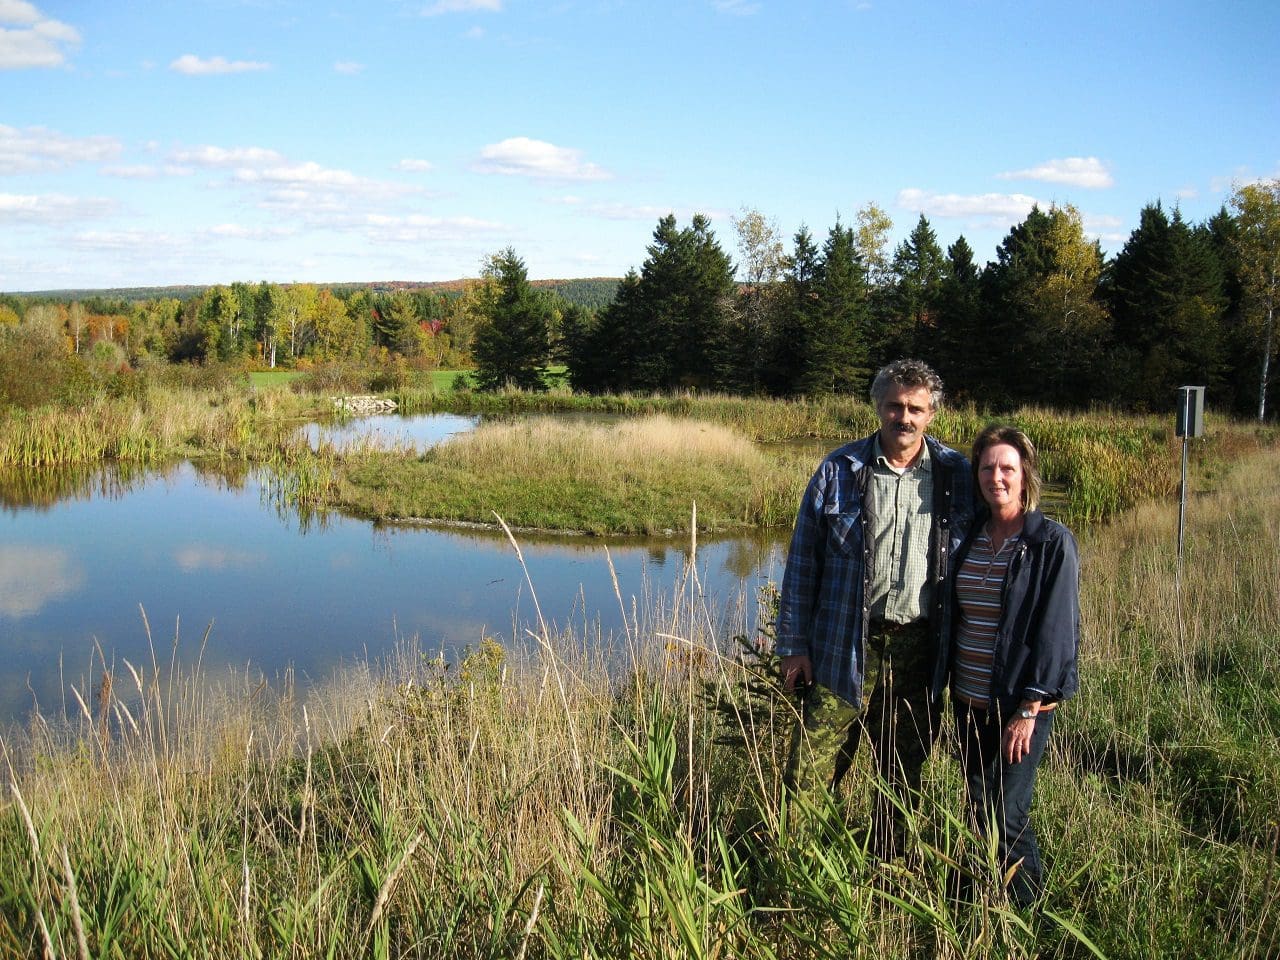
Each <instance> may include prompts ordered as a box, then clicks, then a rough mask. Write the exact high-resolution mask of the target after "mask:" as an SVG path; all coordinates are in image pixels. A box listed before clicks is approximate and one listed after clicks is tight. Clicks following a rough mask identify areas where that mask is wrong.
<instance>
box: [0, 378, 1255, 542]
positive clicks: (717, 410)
mask: <svg viewBox="0 0 1280 960" xmlns="http://www.w3.org/2000/svg"><path fill="white" fill-rule="evenodd" d="M331 372H332V371H331ZM282 375H283V374H282ZM453 375H454V372H452V371H443V372H442V371H434V372H433V376H440V377H441V378H451V377H452V376H453ZM170 379H174V378H173V377H170ZM299 382H309V381H297V382H295V383H294V389H291V390H281V389H260V390H259V389H251V388H248V387H245V386H241V385H237V384H236V383H234V382H232V381H230V380H227V381H226V382H223V383H220V384H218V385H214V386H186V387H176V386H162V385H159V384H158V383H152V382H147V381H145V380H144V381H140V382H139V384H138V385H137V389H136V391H135V393H136V395H130V396H125V397H118V398H111V397H103V396H99V397H96V398H94V399H91V400H87V401H86V402H84V403H83V404H81V405H80V406H78V407H72V408H68V407H60V406H45V407H39V408H35V409H32V410H17V409H11V410H8V411H5V412H3V413H0V469H2V468H4V467H16V468H20V469H45V468H53V467H57V468H65V467H68V466H75V465H86V464H97V463H101V462H102V461H104V460H110V461H115V462H117V463H122V464H135V465H148V464H155V463H161V462H165V461H169V460H173V459H175V458H179V457H190V458H209V457H213V458H218V459H227V458H234V459H239V460H243V461H245V462H248V463H257V464H266V465H268V466H270V467H272V468H273V469H278V470H281V471H283V474H282V477H281V479H282V481H283V482H282V485H281V489H282V490H283V491H284V496H285V497H286V499H288V498H290V497H292V496H293V494H292V492H291V491H294V490H300V491H303V494H302V495H301V496H300V497H299V498H298V502H300V503H304V504H305V505H306V506H307V507H308V508H309V509H324V508H330V507H341V508H343V509H347V510H350V511H352V512H354V513H357V514H359V515H362V516H370V517H378V518H415V519H427V520H460V521H468V522H480V523H489V522H491V521H492V515H493V512H494V511H495V510H498V511H499V512H503V513H504V514H506V515H507V516H508V517H509V519H510V520H511V522H513V523H515V524H517V525H519V526H522V527H538V528H542V529H565V530H575V531H586V532H592V533H655V532H664V531H667V530H671V531H676V532H682V531H684V530H687V529H688V526H689V519H690V517H691V516H692V514H691V511H690V507H691V505H692V504H694V503H697V504H698V505H699V513H698V518H699V522H700V529H702V530H705V531H715V530H727V529H733V528H738V527H742V526H762V525H765V526H767V525H774V524H778V525H782V524H787V523H789V522H790V521H791V519H792V517H793V511H794V505H795V503H797V502H798V500H799V497H800V492H801V490H802V488H803V485H804V482H805V480H806V479H807V477H808V475H809V473H810V472H811V471H812V469H813V467H814V461H815V460H816V459H817V454H815V453H814V452H813V451H812V450H811V449H810V450H808V451H806V452H804V453H803V454H801V453H798V452H796V451H794V450H787V449H786V448H785V447H780V446H777V445H774V446H771V447H770V448H768V449H767V451H766V452H765V453H764V454H763V455H762V456H760V455H752V457H751V460H750V462H748V461H747V460H744V459H743V457H744V456H746V454H745V453H743V454H741V455H736V454H735V455H734V456H733V457H729V458H728V459H721V458H720V454H712V453H710V450H711V448H716V449H721V450H723V449H724V444H723V443H721V442H720V441H716V442H715V443H713V444H711V445H710V447H709V446H708V444H707V442H705V441H707V438H708V437H710V436H711V434H712V433H713V432H715V431H723V430H728V431H731V432H732V433H733V434H734V435H735V436H736V437H738V441H737V442H738V443H739V444H740V445H741V446H742V448H743V449H744V450H745V444H746V441H748V440H750V441H775V440H794V439H797V438H812V437H819V438H823V441H824V444H825V445H826V446H827V447H834V446H836V445H837V444H838V443H840V442H841V441H844V440H848V439H852V438H855V437H860V436H864V435H866V434H867V433H869V432H871V431H872V430H874V429H875V427H876V424H877V421H876V418H875V415H874V413H873V411H872V410H871V408H870V406H869V405H868V404H866V403H863V402H861V401H859V400H856V399H854V398H851V397H832V398H823V399H817V400H792V401H784V400H767V399H761V398H742V397H728V396H715V395H696V396H695V395H684V396H680V395H676V396H632V395H620V396H605V397H593V396H579V395H575V394H572V393H569V392H567V391H564V390H558V391H552V392H548V393H536V394H534V393H522V392H519V391H509V392H504V393H498V394H476V393H471V392H468V391H454V392H447V393H446V392H439V391H437V390H435V389H431V390H422V389H417V390H413V389H401V390H399V391H396V392H394V393H392V394H390V396H392V397H393V398H395V399H396V400H397V401H398V403H399V405H400V408H401V410H403V411H415V410H416V411H419V412H421V411H424V410H454V411H457V412H464V413H471V414H484V415H490V416H494V417H498V418H504V417H506V418H509V417H512V416H515V417H528V416H530V415H535V414H542V413H547V414H550V413H560V412H579V413H608V414H613V415H618V416H620V417H622V418H624V419H625V420H627V421H641V422H644V421H645V420H646V418H655V417H658V418H666V422H667V423H668V424H675V423H681V424H688V425H689V426H688V427H687V429H686V428H681V429H686V432H685V434H684V436H683V439H682V440H681V441H680V442H678V443H674V444H668V445H667V446H666V447H664V448H663V450H662V453H661V454H660V455H659V456H660V457H661V459H660V460H657V459H655V458H654V456H653V455H651V454H650V453H649V452H648V449H649V445H650V443H651V440H649V439H641V438H640V435H639V434H635V433H634V432H633V431H632V428H631V427H630V426H628V425H627V424H625V423H624V424H620V425H616V426H612V427H585V426H578V427H575V428H573V431H572V432H571V431H570V430H569V429H567V428H564V427H560V428H556V427H554V426H551V425H547V426H545V428H544V427H540V428H539V430H537V431H534V430H529V429H524V428H519V427H517V428H496V427H495V428H493V429H491V430H486V431H484V437H485V438H484V440H483V441H475V444H476V446H475V447H469V446H468V444H470V443H471V442H472V441H467V440H461V441H457V442H454V443H451V444H448V445H446V448H447V449H442V450H441V451H438V452H433V453H430V454H428V455H427V456H425V457H421V458H419V457H417V456H416V455H415V454H413V453H412V452H411V451H398V452H381V453H379V452H376V451H373V450H371V449H369V448H368V447H366V446H360V445H356V446H354V447H352V448H351V449H348V450H344V451H342V452H341V453H339V452H336V451H332V450H329V449H322V450H319V451H316V452H314V453H313V452H312V451H311V450H310V449H309V448H308V446H307V444H306V442H305V440H304V439H302V438H301V437H300V436H299V435H298V433H297V431H296V427H297V426H298V425H299V424H300V423H301V422H303V421H305V420H308V419H315V418H320V417H325V416H328V415H331V412H332V409H331V403H330V401H329V391H321V392H320V393H311V392H297V384H298V383H299ZM1005 419H1008V420H1010V421H1011V422H1013V423H1015V424H1017V425H1018V426H1021V427H1023V428H1024V429H1026V430H1027V432H1028V433H1029V434H1030V435H1031V436H1032V438H1033V439H1034V440H1035V441H1036V443H1037V445H1038V446H1039V447H1040V450H1041V453H1042V461H1043V464H1042V465H1043V472H1044V474H1045V476H1046V479H1047V480H1049V481H1050V482H1053V483H1056V484H1058V485H1060V486H1061V487H1063V488H1065V490H1066V494H1067V496H1066V501H1065V502H1066V507H1065V510H1066V513H1065V516H1066V518H1067V519H1069V520H1072V521H1076V522H1082V521H1090V520H1097V519H1104V518H1106V517H1109V516H1112V515H1114V514H1116V513H1117V512H1119V511H1121V510H1123V509H1125V508H1126V507H1128V506H1130V505H1132V504H1134V503H1136V502H1138V501H1140V500H1142V499H1145V498H1152V497H1168V496H1170V495H1171V494H1172V493H1173V492H1174V491H1175V490H1176V486H1177V479H1178V455H1179V446H1178V442H1177V440H1176V439H1175V438H1174V437H1173V436H1171V432H1172V431H1171V426H1170V424H1169V423H1166V422H1164V421H1163V420H1158V419H1155V418H1150V417H1137V416H1129V415H1122V414H1117V413H1107V412H1100V413H1093V414H1089V415H1071V414H1068V415H1063V414H1058V413H1054V412H1051V411H1044V410H1035V409H1025V410H1020V411H1017V412H1015V413H1014V414H1012V415H1011V416H1010V417H1007V418H1005ZM987 420H988V417H987V415H985V414H984V413H983V412H981V411H978V410H976V409H973V408H957V409H950V408H947V409H944V410H943V411H942V412H941V413H940V414H939V416H938V418H937V419H936V421H935V424H934V432H935V433H936V434H937V435H938V436H940V437H941V438H942V439H943V440H945V441H946V442H949V443H951V444H952V445H953V446H956V447H958V448H960V449H964V448H965V447H966V446H967V444H968V442H969V440H970V438H971V437H972V436H973V435H974V434H976V433H977V432H978V430H979V429H981V427H982V426H983V425H984V424H985V423H986V422H987ZM662 429H673V427H670V426H669V427H665V428H662ZM1212 435H1213V436H1214V439H1213V440H1212V441H1211V442H1209V443H1207V444H1206V443H1198V444H1197V457H1198V459H1199V460H1201V461H1209V463H1202V466H1204V467H1207V468H1209V469H1211V468H1212V467H1211V463H1212V462H1213V461H1217V462H1223V463H1225V462H1229V461H1230V460H1231V459H1232V458H1234V457H1235V456H1237V455H1238V454H1240V453H1241V452H1245V451H1247V450H1250V449H1257V448H1258V447H1259V446H1264V445H1266V444H1267V443H1270V442H1274V439H1275V438H1274V429H1271V430H1267V429H1260V428H1254V427H1245V426H1238V425H1230V424H1215V425H1214V430H1213V434H1212ZM481 446H483V447H484V448H485V449H487V450H488V451H489V452H488V453H486V454H485V456H486V457H487V461H486V462H485V463H483V464H482V463H479V462H478V461H476V460H474V458H473V456H472V454H469V453H466V452H465V451H466V450H468V449H472V450H479V449H480V447H481ZM500 446H501V447H505V449H503V450H501V451H499V450H498V449H497V448H498V447H500Z"/></svg>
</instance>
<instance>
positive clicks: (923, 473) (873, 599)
mask: <svg viewBox="0 0 1280 960" xmlns="http://www.w3.org/2000/svg"><path fill="white" fill-rule="evenodd" d="M868 494H869V495H870V497H871V503H872V509H871V511H870V517H871V543H872V549H873V550H874V551H875V562H874V564H873V565H872V577H871V584H870V586H869V588H868V591H867V599H868V600H869V601H870V603H871V616H872V617H873V618H876V619H884V620H888V621H891V622H892V623H911V622H912V621H913V620H920V619H923V618H925V617H927V616H928V613H929V600H930V593H929V531H930V528H931V521H932V518H931V516H930V512H931V510H932V504H933V461H932V460H931V459H930V457H929V445H928V444H927V443H922V444H921V445H920V456H919V457H917V458H916V462H915V463H914V464H913V465H912V466H910V467H907V468H906V469H904V470H899V469H897V468H896V467H892V466H890V465H889V461H888V460H886V459H885V457H884V451H883V450H881V448H880V438H879V436H878V435H877V437H876V442H875V449H874V452H873V459H872V462H871V484H870V489H869V490H868Z"/></svg>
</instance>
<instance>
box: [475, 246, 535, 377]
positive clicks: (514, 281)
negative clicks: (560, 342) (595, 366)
mask: <svg viewBox="0 0 1280 960" xmlns="http://www.w3.org/2000/svg"><path fill="white" fill-rule="evenodd" d="M490 270H491V272H492V274H493V277H494V279H495V280H496V282H497V297H496V299H495V301H494V303H493V307H492V311H491V313H490V314H489V315H488V316H487V317H484V318H483V319H482V320H481V324H480V326H479V328H478V329H477V330H476V335H475V342H474V344H473V346H472V354H473V356H474V358H475V363H476V373H475V379H476V383H477V384H478V386H479V387H480V389H481V390H499V389H501V388H503V387H506V386H513V387H519V388H520V389H522V390H545V389H546V382H545V381H544V380H543V374H544V372H545V369H546V365H547V352H548V328H549V324H550V318H551V308H550V306H549V305H548V304H547V301H546V298H545V297H543V296H542V295H541V294H539V293H538V292H537V291H536V290H534V289H533V287H532V286H530V285H529V276H528V273H527V271H526V270H525V265H524V261H523V260H521V259H520V258H519V257H518V256H516V252H515V250H513V249H512V248H511V247H507V249H505V250H503V251H502V252H501V253H499V254H498V255H497V256H495V257H494V258H493V260H492V262H491V265H490Z"/></svg>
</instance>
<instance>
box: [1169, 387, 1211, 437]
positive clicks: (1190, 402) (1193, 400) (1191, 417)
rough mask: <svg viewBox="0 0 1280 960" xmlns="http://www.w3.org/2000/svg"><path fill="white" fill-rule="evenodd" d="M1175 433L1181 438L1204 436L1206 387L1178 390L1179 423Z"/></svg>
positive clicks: (1180, 388) (1181, 388)
mask: <svg viewBox="0 0 1280 960" xmlns="http://www.w3.org/2000/svg"><path fill="white" fill-rule="evenodd" d="M1175 432H1176V434H1177V436H1179V437H1199V436H1203V435H1204V387H1179V388H1178V421H1177V427H1176V431H1175Z"/></svg>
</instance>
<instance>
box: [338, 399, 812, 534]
mask: <svg viewBox="0 0 1280 960" xmlns="http://www.w3.org/2000/svg"><path fill="white" fill-rule="evenodd" d="M811 468H812V464H807V463H806V464H803V465H801V464H798V463H797V462H796V461H794V460H788V459H785V458H779V457H771V456H768V455H766V454H765V453H763V452H762V451H761V450H760V449H759V448H758V447H756V446H755V445H754V444H752V443H751V442H750V441H748V440H747V439H746V438H745V437H743V436H742V435H741V434H740V433H738V432H736V431H734V430H731V429H729V428H726V427H723V426H720V425H717V424H715V423H708V422H705V421H701V422H700V421H694V420H677V419H673V418H670V417H666V416H651V417H645V418H640V419H635V420H625V421H622V422H620V423H616V424H608V425H599V424H596V425H592V424H577V423H564V422H561V421H556V420H554V419H552V418H547V417H534V418H530V419H525V420H521V421H518V422H514V423H510V422H498V423H489V424H483V425H482V426H480V427H479V428H478V429H477V430H475V431H473V432H471V433H467V434H460V435H457V436H454V437H451V438H450V439H449V440H448V441H446V442H445V443H442V444H440V445H439V446H437V447H435V448H434V449H432V450H430V451H428V452H427V453H426V454H424V455H423V456H421V457H419V458H413V459H406V458H404V457H403V456H396V455H393V454H384V455H379V454H377V453H374V452H370V453H368V454H367V455H366V456H365V458H364V459H363V461H362V462H361V463H359V464H356V465H354V466H352V467H351V468H350V469H348V470H347V471H346V473H345V479H346V483H345V484H344V486H343V488H342V492H341V493H340V494H339V497H338V499H339V501H340V502H341V504H342V505H343V506H344V507H345V508H347V509H350V510H353V511H355V512H358V513H362V514H365V515H372V516H378V517H401V518H403V517H422V518H432V519H446V520H469V521H477V520H478V521H484V520H491V519H492V515H493V511H495V510H496V511H497V512H499V513H501V514H502V515H503V516H504V517H506V518H507V520H508V521H509V522H510V523H512V524H514V525H517V526H522V527H536V528H539V529H553V530H572V531H586V532H592V533H648V534H655V533H656V534H661V533H663V532H664V531H675V530H686V529H688V524H689V520H690V515H689V505H690V504H691V503H696V504H697V507H698V515H697V516H698V522H699V528H700V529H703V530H725V529H734V528H742V527H748V526H760V525H772V524H779V523H784V522H789V521H790V519H791V518H792V516H793V514H794V510H795V499H796V496H797V495H798V491H799V489H800V488H801V487H802V486H803V483H804V480H805V476H806V474H807V471H808V470H809V469H811Z"/></svg>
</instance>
